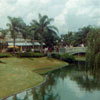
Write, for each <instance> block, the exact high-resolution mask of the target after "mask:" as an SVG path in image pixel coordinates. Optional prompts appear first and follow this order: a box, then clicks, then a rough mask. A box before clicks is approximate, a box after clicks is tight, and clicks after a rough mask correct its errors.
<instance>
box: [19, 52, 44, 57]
mask: <svg viewBox="0 0 100 100" xmlns="http://www.w3.org/2000/svg"><path fill="white" fill-rule="evenodd" d="M17 56H18V57H28V58H32V57H36V58H37V57H44V56H45V55H44V54H42V53H33V52H25V53H18V54H17Z"/></svg>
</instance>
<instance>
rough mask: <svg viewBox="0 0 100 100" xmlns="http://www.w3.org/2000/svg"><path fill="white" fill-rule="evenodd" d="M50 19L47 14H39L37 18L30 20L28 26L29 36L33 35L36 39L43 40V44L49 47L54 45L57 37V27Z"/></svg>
mask: <svg viewBox="0 0 100 100" xmlns="http://www.w3.org/2000/svg"><path fill="white" fill-rule="evenodd" d="M52 21H53V19H52V18H48V16H47V15H44V16H42V15H41V14H39V20H38V21H37V20H32V22H31V27H30V28H31V32H30V33H31V36H33V37H34V39H36V40H41V43H42V42H45V44H46V45H47V46H49V47H50V46H52V45H54V44H55V43H56V42H55V41H56V40H57V38H58V36H57V32H58V29H57V28H56V27H55V26H53V25H51V22H52Z"/></svg>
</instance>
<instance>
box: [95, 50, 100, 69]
mask: <svg viewBox="0 0 100 100" xmlns="http://www.w3.org/2000/svg"><path fill="white" fill-rule="evenodd" d="M95 67H96V69H98V68H100V52H99V53H98V54H97V55H96V57H95Z"/></svg>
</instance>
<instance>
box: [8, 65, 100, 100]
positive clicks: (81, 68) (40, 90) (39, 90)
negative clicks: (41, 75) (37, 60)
mask: <svg viewBox="0 0 100 100" xmlns="http://www.w3.org/2000/svg"><path fill="white" fill-rule="evenodd" d="M6 100H100V75H99V73H98V72H96V71H91V70H88V71H86V69H85V65H84V64H79V65H73V66H71V65H70V66H66V67H65V68H63V69H59V70H56V71H53V72H50V73H48V76H47V79H46V81H45V82H44V83H43V84H42V85H40V86H38V87H36V88H33V89H29V90H27V91H24V92H22V93H19V94H17V95H14V96H12V97H9V98H7V99H6Z"/></svg>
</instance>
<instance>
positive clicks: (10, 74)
mask: <svg viewBox="0 0 100 100" xmlns="http://www.w3.org/2000/svg"><path fill="white" fill-rule="evenodd" d="M0 61H1V63H0V98H2V97H5V96H9V95H11V94H14V93H17V92H21V91H23V90H25V89H27V88H31V87H33V86H36V85H37V84H39V83H40V82H42V81H43V80H44V78H43V77H42V76H41V75H40V74H38V73H45V72H48V71H50V70H53V69H56V68H59V67H61V66H65V65H67V63H65V62H63V61H59V60H55V59H51V58H46V57H43V58H16V57H10V58H0Z"/></svg>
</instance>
